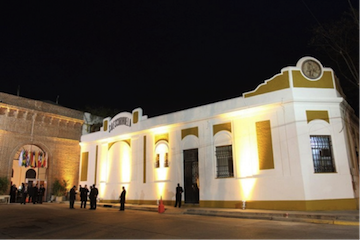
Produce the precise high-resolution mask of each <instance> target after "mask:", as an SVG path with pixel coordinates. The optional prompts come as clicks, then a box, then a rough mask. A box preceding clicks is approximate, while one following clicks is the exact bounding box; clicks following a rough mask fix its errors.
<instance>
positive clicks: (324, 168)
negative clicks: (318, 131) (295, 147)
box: [310, 135, 335, 173]
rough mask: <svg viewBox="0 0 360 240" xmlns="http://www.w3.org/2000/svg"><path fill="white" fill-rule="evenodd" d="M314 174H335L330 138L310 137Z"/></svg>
mask: <svg viewBox="0 0 360 240" xmlns="http://www.w3.org/2000/svg"><path fill="white" fill-rule="evenodd" d="M310 143H311V152H312V157H313V163H314V171H315V173H326V172H335V164H334V158H333V154H332V142H331V137H330V136H326V135H325V136H321V135H313V136H310Z"/></svg>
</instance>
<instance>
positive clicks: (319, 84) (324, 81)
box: [292, 70, 334, 88]
mask: <svg viewBox="0 0 360 240" xmlns="http://www.w3.org/2000/svg"><path fill="white" fill-rule="evenodd" d="M292 75H293V83H294V87H302V88H334V83H333V78H332V74H331V72H330V71H324V73H323V75H322V77H321V78H320V79H319V80H312V81H311V80H308V79H307V78H305V77H304V75H302V73H301V72H300V71H299V70H294V71H292Z"/></svg>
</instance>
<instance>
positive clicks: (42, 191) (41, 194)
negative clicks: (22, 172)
mask: <svg viewBox="0 0 360 240" xmlns="http://www.w3.org/2000/svg"><path fill="white" fill-rule="evenodd" d="M44 194H45V188H44V185H42V184H41V185H40V188H39V200H38V202H39V203H41V204H42V203H43V198H44Z"/></svg>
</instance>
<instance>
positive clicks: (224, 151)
mask: <svg viewBox="0 0 360 240" xmlns="http://www.w3.org/2000/svg"><path fill="white" fill-rule="evenodd" d="M216 170H217V172H216V177H218V178H227V177H234V167H233V155H232V145H228V146H219V147H216Z"/></svg>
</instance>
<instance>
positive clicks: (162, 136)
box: [155, 133, 169, 144]
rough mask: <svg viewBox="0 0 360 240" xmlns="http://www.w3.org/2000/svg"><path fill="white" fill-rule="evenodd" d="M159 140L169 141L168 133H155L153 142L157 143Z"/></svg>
mask: <svg viewBox="0 0 360 240" xmlns="http://www.w3.org/2000/svg"><path fill="white" fill-rule="evenodd" d="M161 140H163V141H166V142H169V134H168V133H164V134H158V135H155V144H157V143H158V142H159V141H161Z"/></svg>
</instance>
